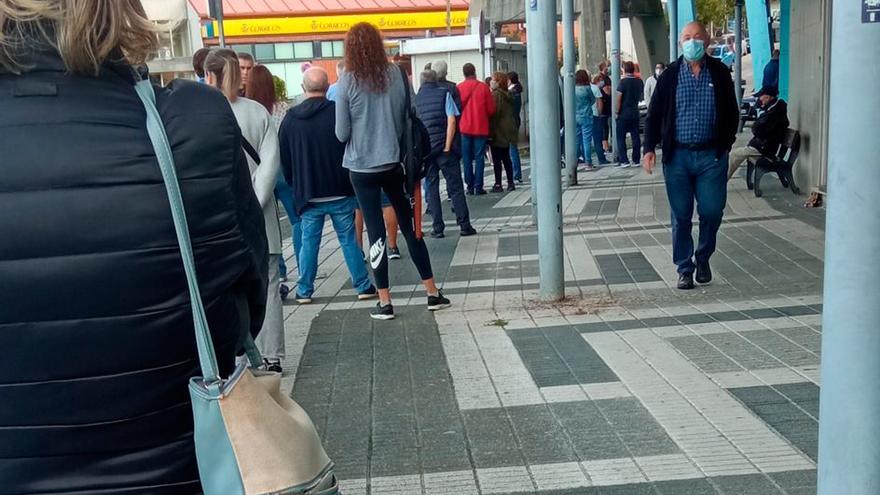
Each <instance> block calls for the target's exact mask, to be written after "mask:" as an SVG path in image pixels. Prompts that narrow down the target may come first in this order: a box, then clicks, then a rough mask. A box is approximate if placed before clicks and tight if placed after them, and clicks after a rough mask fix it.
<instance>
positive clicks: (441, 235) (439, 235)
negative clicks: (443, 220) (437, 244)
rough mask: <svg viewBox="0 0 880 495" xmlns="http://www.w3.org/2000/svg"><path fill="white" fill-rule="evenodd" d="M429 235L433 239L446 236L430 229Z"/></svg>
mask: <svg viewBox="0 0 880 495" xmlns="http://www.w3.org/2000/svg"><path fill="white" fill-rule="evenodd" d="M431 237H433V238H434V239H443V238H444V237H446V234H444V233H443V232H438V231H436V230H432V231H431Z"/></svg>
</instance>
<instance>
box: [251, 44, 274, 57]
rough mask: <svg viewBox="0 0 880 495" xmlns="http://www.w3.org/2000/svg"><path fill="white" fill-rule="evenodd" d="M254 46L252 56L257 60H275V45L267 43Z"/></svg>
mask: <svg viewBox="0 0 880 495" xmlns="http://www.w3.org/2000/svg"><path fill="white" fill-rule="evenodd" d="M254 48H255V49H256V50H255V52H256V53H254V57H256V59H257V60H260V61H263V60H275V45H273V44H268V43H267V44H260V45H256V46H255V47H254Z"/></svg>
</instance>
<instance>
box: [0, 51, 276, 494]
mask: <svg viewBox="0 0 880 495" xmlns="http://www.w3.org/2000/svg"><path fill="white" fill-rule="evenodd" d="M26 61H27V62H28V63H29V64H30V65H31V66H32V68H31V69H30V70H29V71H28V72H26V73H25V74H24V75H20V76H17V75H13V74H10V73H2V72H0V109H2V111H0V128H2V129H3V132H0V150H2V168H3V173H2V174H0V211H2V212H3V214H0V349H3V355H4V358H3V359H0V493H3V494H13V493H14V494H19V493H53V494H56V493H57V494H61V493H63V494H73V493H76V494H82V493H126V494H129V493H131V494H134V493H138V494H162V495H171V494H181V493H182V494H194V493H200V492H201V488H200V484H199V479H198V472H197V468H196V459H195V452H194V448H193V441H192V428H193V425H192V411H191V409H190V399H189V393H188V390H187V382H188V381H189V378H190V377H192V376H194V375H196V374H200V373H199V372H198V363H197V354H196V347H195V339H194V335H193V321H192V313H191V311H190V303H189V296H188V293H187V289H186V285H187V284H186V278H185V276H184V271H183V265H182V262H181V258H180V254H179V251H178V245H177V239H176V237H175V234H174V226H173V222H172V219H171V211H170V209H169V206H168V198H167V195H166V191H165V186H164V184H163V182H162V176H161V173H160V171H159V165H158V162H157V161H156V157H155V154H154V152H153V147H152V145H151V144H150V139H149V137H148V135H147V129H146V112H145V111H144V109H143V106H142V105H141V102H140V100H139V99H138V97H137V95H136V93H135V91H134V86H133V84H134V77H133V70H132V69H131V68H130V67H128V66H125V65H111V64H105V66H104V68H103V69H102V70H101V72H100V75H98V76H97V77H87V76H73V75H69V74H67V73H66V72H65V69H64V65H63V64H62V63H61V60H60V59H59V58H58V57H57V55H52V54H49V53H43V54H40V55H32V56H30V57H29V58H28V60H26ZM155 91H156V100H157V106H158V109H159V113H160V115H161V117H162V120H163V121H164V123H165V129H166V132H167V134H168V139H169V141H170V144H171V148H172V153H173V155H174V158H175V161H176V165H177V175H178V179H179V182H180V184H181V190H182V194H183V201H184V204H185V207H186V215H187V219H188V220H189V229H190V232H191V236H192V241H193V245H194V246H193V247H194V252H195V259H196V265H197V271H198V276H199V285H200V287H201V293H202V298H203V300H204V304H205V308H206V310H207V316H208V323H209V325H210V327H211V330H212V334H213V340H214V345H215V347H216V351H217V356H218V360H219V365H220V369H221V371H222V372H223V373H224V374H227V373H229V372H231V370H232V368H233V366H234V361H235V348H236V344H237V342H238V341H239V340H240V339H241V337H242V336H243V335H244V332H247V331H248V330H250V331H251V332H252V333H253V334H256V332H258V331H259V329H260V326H261V324H262V320H263V314H264V312H265V299H266V285H267V284H266V283H267V280H266V270H267V248H266V234H265V230H264V227H263V214H262V211H261V209H260V205H259V204H258V203H257V199H256V197H255V196H254V192H253V187H252V185H251V177H250V173H249V172H248V166H247V163H246V162H245V158H244V154H243V152H242V150H241V133H240V131H239V129H238V125H237V124H236V121H235V116H234V115H233V114H232V109H231V108H230V107H229V104H228V102H227V101H226V99H225V98H224V97H223V95H222V94H220V92H219V91H217V90H215V89H213V88H210V87H208V86H206V85H204V84H199V83H196V82H184V81H176V82H174V83H172V84H171V86H170V87H168V88H165V89H161V88H156V89H155Z"/></svg>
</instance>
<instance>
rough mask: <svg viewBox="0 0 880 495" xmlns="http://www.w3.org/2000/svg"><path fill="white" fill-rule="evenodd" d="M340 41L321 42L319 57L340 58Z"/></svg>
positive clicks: (341, 48)
mask: <svg viewBox="0 0 880 495" xmlns="http://www.w3.org/2000/svg"><path fill="white" fill-rule="evenodd" d="M342 52H343V42H342V41H322V42H321V57H323V58H342V56H343V53H342Z"/></svg>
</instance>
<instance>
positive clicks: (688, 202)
mask: <svg viewBox="0 0 880 495" xmlns="http://www.w3.org/2000/svg"><path fill="white" fill-rule="evenodd" d="M715 155H716V151H715V150H706V151H691V150H688V149H687V148H678V149H676V150H675V154H674V155H673V156H672V161H671V162H670V163H667V164H664V165H663V175H664V179H665V181H666V195H667V196H668V198H669V207H670V209H671V210H672V261H673V262H674V263H675V265H676V266H677V267H678V273H679V274H685V273H693V271H694V268H695V264H694V257H696V260H697V261H698V262H703V261H709V258H710V257H711V256H712V253H714V252H715V239H716V236H717V234H718V228H719V227H721V219H722V217H723V216H724V207H725V206H726V204H727V164H728V155H727V154H724V155H723V156H722V157H721V158H716V157H715ZM694 200H696V202H697V213H698V214H699V217H700V236H699V242H698V244H697V250H696V253H695V252H694V238H693V236H692V233H691V231H692V228H693V225H692V221H691V219H692V218H693V215H694Z"/></svg>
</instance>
